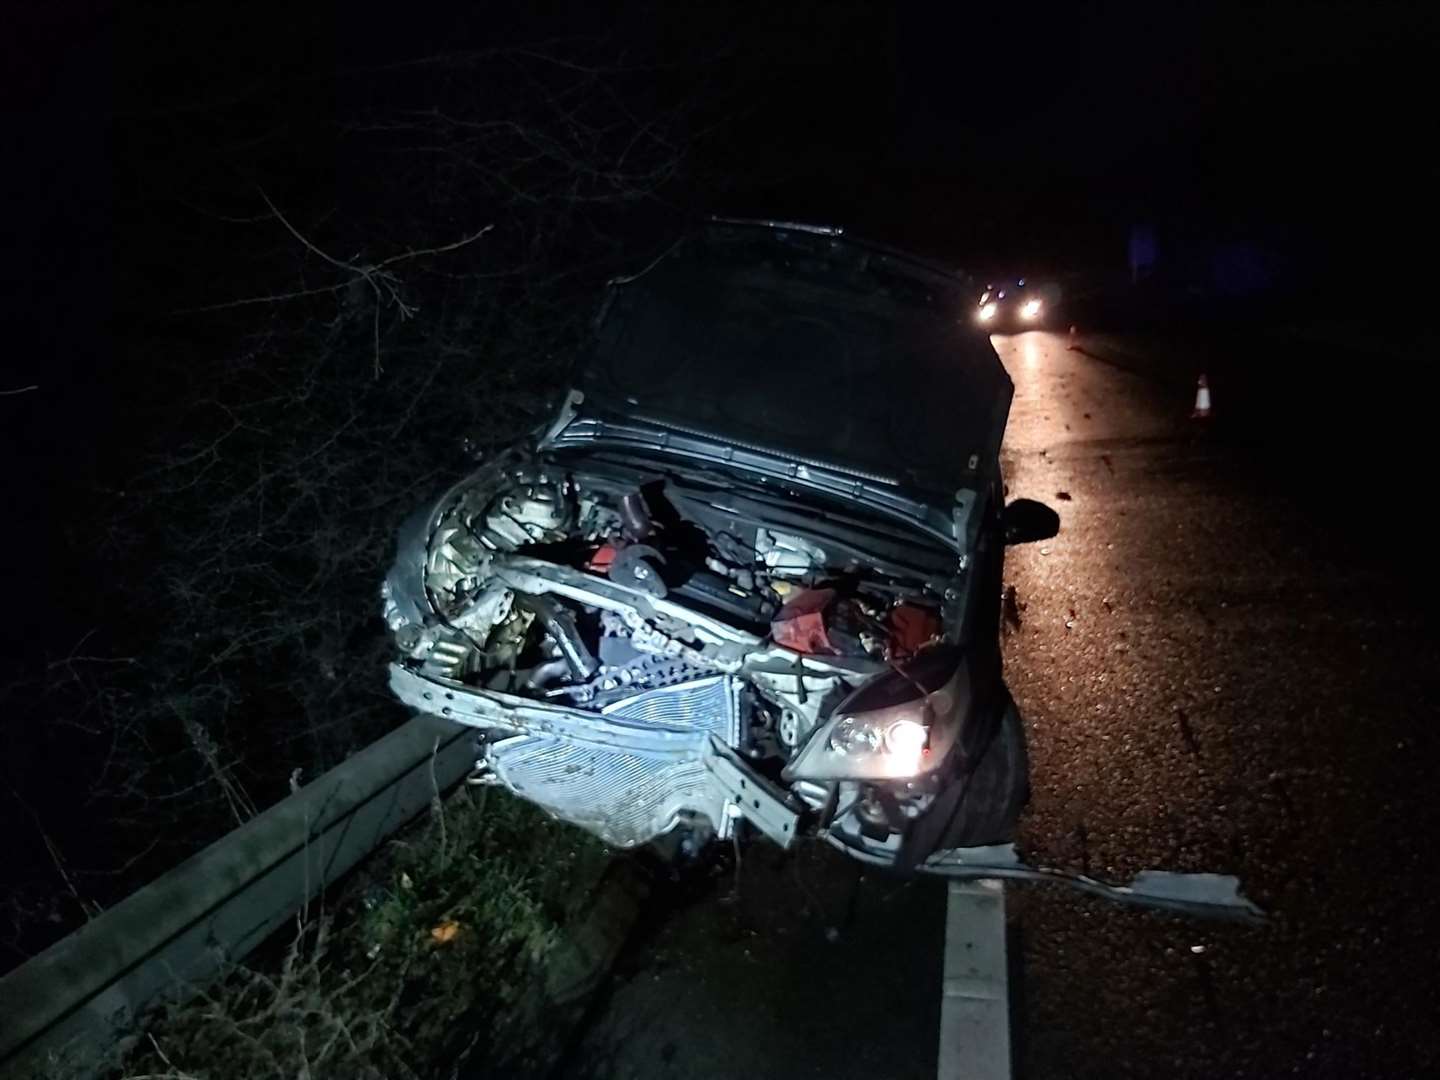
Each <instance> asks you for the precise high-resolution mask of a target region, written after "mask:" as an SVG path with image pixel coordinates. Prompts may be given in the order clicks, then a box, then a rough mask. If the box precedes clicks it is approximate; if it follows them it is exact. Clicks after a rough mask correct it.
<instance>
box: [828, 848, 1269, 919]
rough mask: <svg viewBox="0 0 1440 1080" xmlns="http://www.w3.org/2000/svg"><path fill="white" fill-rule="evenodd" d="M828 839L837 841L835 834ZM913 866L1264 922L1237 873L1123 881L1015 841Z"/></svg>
mask: <svg viewBox="0 0 1440 1080" xmlns="http://www.w3.org/2000/svg"><path fill="white" fill-rule="evenodd" d="M830 843H831V844H832V845H833V846H835V847H842V846H841V845H840V844H839V843H838V842H837V841H835V840H834V839H830ZM842 850H844V851H845V852H846V854H848V855H850V856H852V857H853V858H856V859H859V860H861V861H862V862H869V863H875V864H876V865H889V863H888V862H887V861H886V860H884V859H882V858H879V857H877V856H874V855H871V854H869V853H867V852H862V851H856V850H855V849H853V848H848V847H842ZM916 870H917V871H918V872H919V873H922V874H933V875H936V876H938V877H947V878H950V879H951V880H960V881H965V880H971V881H973V880H979V879H985V878H997V879H1000V880H1003V881H1028V882H1039V883H1042V884H1051V885H1068V886H1069V887H1070V888H1072V889H1079V890H1080V891H1081V892H1087V893H1090V894H1091V895H1093V896H1100V897H1103V898H1105V899H1106V900H1113V901H1114V902H1115V903H1118V904H1129V905H1132V906H1135V907H1148V908H1157V909H1159V910H1162V911H1174V912H1178V913H1179V914H1182V915H1194V916H1197V917H1199V918H1208V919H1224V920H1230V921H1234V922H1245V923H1256V924H1259V923H1264V922H1266V921H1267V920H1268V916H1267V915H1266V913H1265V911H1264V910H1263V909H1262V908H1260V907H1259V906H1257V905H1256V904H1255V903H1254V901H1252V900H1250V899H1248V898H1247V897H1246V896H1245V895H1244V894H1243V893H1241V892H1240V879H1239V878H1236V877H1233V876H1231V875H1229V874H1180V873H1175V872H1173V871H1170V870H1142V871H1141V872H1140V873H1138V874H1136V875H1135V877H1134V878H1132V879H1131V880H1130V882H1129V883H1128V884H1125V885H1115V884H1112V883H1110V882H1107V881H1100V880H1098V879H1096V878H1092V877H1086V876H1085V875H1083V874H1072V873H1070V872H1068V871H1065V870H1054V869H1051V868H1049V867H1043V866H1031V865H1030V864H1029V863H1027V862H1025V861H1024V860H1022V859H1021V858H1020V856H1019V854H1018V853H1017V852H1016V850H1015V845H1014V844H1000V845H997V846H995V847H976V848H951V849H949V850H946V851H937V852H936V853H935V854H934V855H932V856H930V858H929V859H927V860H926V861H925V862H923V863H921V864H920V865H919V866H918V867H916Z"/></svg>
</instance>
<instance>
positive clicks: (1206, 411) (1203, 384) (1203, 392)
mask: <svg viewBox="0 0 1440 1080" xmlns="http://www.w3.org/2000/svg"><path fill="white" fill-rule="evenodd" d="M1190 419H1191V420H1209V419H1210V380H1209V379H1207V378H1205V376H1204V375H1201V376H1200V381H1199V382H1198V383H1197V384H1196V386H1195V410H1194V411H1193V412H1192V413H1191V414H1190Z"/></svg>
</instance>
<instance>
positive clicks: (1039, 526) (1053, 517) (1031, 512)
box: [1000, 499, 1060, 544]
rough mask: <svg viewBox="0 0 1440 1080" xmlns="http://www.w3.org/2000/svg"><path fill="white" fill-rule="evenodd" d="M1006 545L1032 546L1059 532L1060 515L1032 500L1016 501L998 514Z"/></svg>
mask: <svg viewBox="0 0 1440 1080" xmlns="http://www.w3.org/2000/svg"><path fill="white" fill-rule="evenodd" d="M1000 529H1001V531H1002V532H1003V533H1004V535H1005V543H1007V544H1033V543H1035V541H1037V540H1049V539H1050V538H1051V537H1052V536H1055V535H1056V534H1057V533H1059V532H1060V515H1059V514H1057V513H1056V512H1055V511H1054V510H1052V509H1050V507H1048V506H1046V505H1045V504H1044V503H1042V502H1036V501H1035V500H1034V499H1016V500H1015V501H1014V502H1012V503H1010V504H1009V505H1008V506H1006V507H1005V509H1004V511H1003V512H1002V513H1001V514H1000Z"/></svg>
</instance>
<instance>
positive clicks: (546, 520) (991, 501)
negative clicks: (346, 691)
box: [384, 221, 1059, 869]
mask: <svg viewBox="0 0 1440 1080" xmlns="http://www.w3.org/2000/svg"><path fill="white" fill-rule="evenodd" d="M973 309H974V292H973V287H972V286H971V284H970V283H969V282H968V281H967V280H966V279H964V278H961V277H958V276H955V275H952V274H950V273H947V272H945V271H943V270H940V269H938V268H936V267H934V266H931V265H929V264H927V263H924V262H921V261H919V260H917V259H914V258H912V257H909V256H907V255H904V254H901V253H897V252H894V251H890V250H888V249H884V248H880V247H876V246H873V245H869V244H865V243H862V242H858V241H856V240H853V239H850V238H847V237H845V236H844V235H843V234H841V233H840V232H839V231H838V230H833V229H819V228H813V227H804V226H795V225H784V224H777V223H764V222H734V221H731V222H714V223H711V224H710V225H708V226H707V227H705V228H703V229H701V230H699V231H697V232H694V233H692V234H690V235H687V236H686V237H685V238H684V239H683V240H681V241H680V242H679V243H678V244H676V245H675V246H674V247H673V248H672V249H671V250H670V251H669V252H668V253H667V254H665V255H664V256H663V257H661V258H660V259H659V260H657V261H656V262H655V263H653V264H652V265H650V266H649V267H648V268H646V269H644V270H643V272H641V273H638V274H637V275H635V276H634V277H631V278H627V279H623V280H618V281H616V282H613V283H612V284H611V286H610V288H609V290H608V292H607V295H606V297H605V301H604V305H603V309H602V312H601V315H600V317H599V319H598V322H597V332H596V335H595V340H594V343H593V347H592V348H591V350H590V352H589V354H588V355H587V356H586V357H584V359H583V363H582V364H580V365H579V370H580V374H579V376H578V377H577V383H578V385H577V386H576V387H575V388H574V389H573V390H571V391H570V392H569V393H568V395H567V396H566V397H565V399H564V401H563V403H562V404H561V406H560V408H559V409H558V412H557V414H556V415H555V417H554V420H553V422H552V423H551V424H549V425H548V427H547V428H546V429H544V430H543V431H541V432H538V433H537V434H536V435H535V436H534V438H533V439H531V440H529V441H527V442H526V443H525V444H523V445H520V446H516V447H514V448H512V449H511V450H510V451H508V452H507V453H505V454H503V455H502V456H500V457H499V458H498V459H497V460H494V461H492V462H490V463H488V464H487V465H486V467H483V468H481V469H480V470H479V471H478V472H476V473H475V474H474V475H471V476H469V477H467V478H466V479H464V480H463V481H461V482H460V483H458V484H456V485H455V486H454V487H452V488H451V489H450V490H449V491H447V492H446V493H445V494H444V495H443V496H442V497H441V498H440V499H439V500H438V502H436V503H435V504H434V505H433V506H431V507H429V508H427V509H425V510H424V511H423V513H421V514H419V515H418V516H416V517H414V518H412V519H411V521H410V522H409V524H408V525H407V526H406V527H405V529H404V530H403V531H402V535H401V537H400V542H399V553H398V560H397V562H396V565H395V567H394V569H393V570H392V571H391V572H390V574H389V576H388V577H387V579H386V582H385V586H384V612H385V619H386V621H387V623H388V625H389V627H390V630H391V631H392V633H393V635H394V640H395V644H396V647H397V650H398V654H399V655H398V658H397V659H396V661H395V663H394V664H393V665H392V669H391V685H392V687H393V689H394V691H395V693H396V694H397V695H398V696H399V697H400V699H401V700H402V701H404V702H405V703H406V704H408V705H410V706H413V707H414V708H415V709H419V710H422V711H425V712H429V713H435V714H438V715H441V716H445V717H448V718H450V719H452V720H455V721H459V722H461V723H464V724H468V725H471V726H473V727H474V728H475V729H476V732H477V736H478V738H477V764H476V772H475V774H474V779H475V780H477V781H480V782H491V783H496V784H501V785H504V786H505V787H506V788H508V789H509V790H511V791H512V792H514V793H516V794H517V795H519V796H520V797H522V798H525V799H528V800H530V801H532V802H534V803H536V804H538V805H540V806H542V807H544V808H545V809H546V810H548V811H549V812H550V813H552V814H554V815H555V816H557V817H559V818H562V819H564V820H566V821H570V822H574V823H575V824H577V825H580V826H582V827H584V828H586V829H588V830H590V831H592V832H593V833H595V834H596V835H597V836H599V837H601V838H602V839H603V840H604V841H605V842H606V843H608V844H611V845H615V846H617V847H622V848H624V847H635V846H637V845H643V844H647V843H649V842H651V841H655V840H657V839H659V838H662V837H666V836H668V837H670V838H671V839H672V841H673V840H674V839H675V838H676V837H680V838H682V839H683V840H684V842H685V844H686V845H687V846H690V847H694V846H696V845H702V844H704V843H705V842H706V841H708V840H711V839H726V838H730V837H734V836H736V835H737V833H739V832H741V831H744V832H758V833H760V834H763V835H764V836H767V837H769V838H770V839H771V840H773V841H774V842H775V843H777V844H779V845H781V846H789V845H790V844H792V843H794V842H795V841H796V839H797V838H798V837H802V836H818V837H821V838H823V839H825V840H827V841H829V842H830V843H832V844H834V845H836V846H837V847H840V848H842V849H844V850H846V851H849V852H851V853H853V854H856V855H858V856H859V857H861V858H864V859H865V860H866V861H868V862H872V863H883V864H886V865H891V866H895V867H898V868H901V869H906V868H913V867H915V866H917V865H918V864H920V863H922V862H923V861H924V860H926V859H927V858H928V857H930V856H931V855H932V853H934V852H936V851H940V850H945V849H950V848H956V847H973V846H976V845H986V844H999V843H1004V842H1006V841H1008V840H1009V839H1011V837H1012V834H1013V830H1014V827H1015V823H1016V819H1017V817H1018V815H1019V813H1020V810H1021V808H1022V806H1023V804H1024V802H1025V799H1026V796H1027V793H1028V783H1027V769H1026V757H1025V742H1024V733H1023V730H1022V725H1021V720H1020V717H1019V715H1018V714H1017V712H1016V709H1015V706H1014V703H1013V702H1012V701H1011V698H1010V695H1009V693H1008V692H1007V690H1006V688H1005V684H1004V682H1003V681H1002V678H1001V664H1000V652H999V615H1000V605H1001V566H1002V561H1003V558H1004V549H1005V545H1006V544H1010V543H1019V542H1025V541H1033V540H1039V539H1043V538H1046V537H1049V536H1052V535H1054V534H1055V532H1056V530H1057V529H1058V527H1059V523H1058V518H1057V517H1056V515H1055V514H1054V512H1053V511H1051V510H1049V509H1048V508H1047V507H1044V506H1042V505H1041V504H1039V503H1034V502H1029V501H1026V500H1019V501H1016V502H1013V503H1011V504H1010V505H1008V506H1006V505H1005V504H1004V502H1003V493H1004V486H1003V483H1002V479H1001V475H1000V461H999V449H1000V440H1001V436H1002V434H1003V432H1004V429H1005V422H1006V416H1007V413H1008V411H1009V405H1010V399H1011V392H1012V388H1011V383H1010V379H1009V377H1008V376H1007V375H1006V373H1005V371H1004V369H1003V368H1002V367H1001V364H1000V361H999V359H998V358H997V356H996V355H995V352H994V350H993V349H992V348H991V347H990V344H989V342H988V340H987V339H986V338H985V337H984V336H983V335H982V334H981V333H979V332H977V330H976V328H975V326H974V317H973Z"/></svg>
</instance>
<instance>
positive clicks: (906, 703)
mask: <svg viewBox="0 0 1440 1080" xmlns="http://www.w3.org/2000/svg"><path fill="white" fill-rule="evenodd" d="M969 707H970V678H969V672H968V669H967V668H966V667H965V665H964V664H961V663H960V662H959V657H958V655H957V654H956V653H955V652H954V651H953V650H951V649H944V648H940V649H934V650H931V651H930V652H927V653H926V654H923V655H922V656H921V657H919V658H918V659H917V660H916V662H915V663H914V664H913V665H912V666H911V668H910V669H909V670H907V671H906V672H904V673H903V674H902V673H900V672H890V673H887V674H884V675H880V676H877V677H876V678H874V679H872V680H871V681H870V682H868V683H866V684H865V685H864V686H862V687H861V688H860V689H859V690H857V691H855V692H854V693H853V694H851V695H850V696H849V697H848V698H846V699H845V700H844V701H842V702H840V704H839V705H837V706H836V707H835V711H834V713H833V714H831V717H830V720H829V721H828V722H827V723H825V724H822V725H821V726H820V727H819V729H818V730H816V731H815V732H814V734H812V735H811V736H810V739H809V741H808V742H806V744H805V746H804V747H803V748H802V749H801V750H800V752H799V753H798V754H797V755H796V756H795V759H794V760H793V761H792V762H790V764H789V765H787V766H786V767H785V770H784V776H785V779H786V780H800V779H803V780H900V779H907V778H909V777H913V776H917V775H919V774H920V773H924V772H929V771H930V770H931V769H934V768H936V767H937V766H939V765H940V763H941V762H942V761H944V760H945V756H946V754H948V753H949V752H950V748H951V747H952V746H954V744H955V739H956V737H957V735H958V734H959V729H960V723H961V721H962V720H963V719H964V716H965V713H966V711H967V710H968V709H969Z"/></svg>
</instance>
